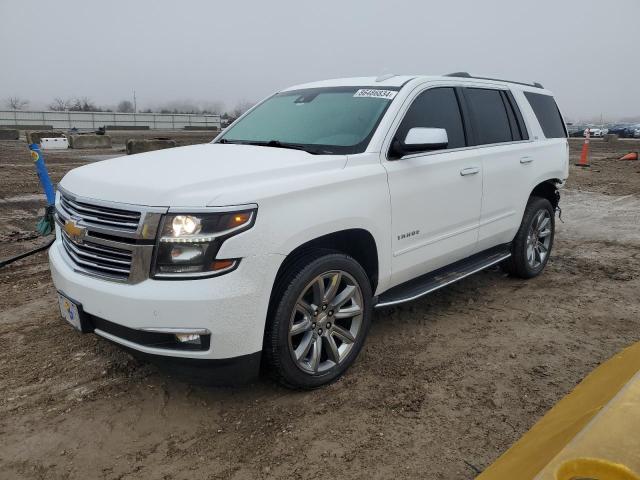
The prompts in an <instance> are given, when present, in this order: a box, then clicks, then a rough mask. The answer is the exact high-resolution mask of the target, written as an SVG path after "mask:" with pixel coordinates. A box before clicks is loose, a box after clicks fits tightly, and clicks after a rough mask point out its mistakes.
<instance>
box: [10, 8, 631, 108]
mask: <svg viewBox="0 0 640 480" xmlns="http://www.w3.org/2000/svg"><path fill="white" fill-rule="evenodd" d="M460 70H464V71H469V72H471V73H474V74H484V75H487V76H494V77H500V78H508V79H514V80H521V81H534V80H535V81H539V82H541V83H542V84H543V85H544V86H545V87H547V88H549V89H551V90H553V91H554V93H555V94H556V96H557V98H558V102H559V104H560V107H561V108H562V109H563V111H564V113H565V115H566V116H569V117H571V118H573V119H577V118H585V117H594V116H599V115H600V114H601V113H602V115H603V116H604V118H605V120H607V119H617V118H619V117H627V116H638V115H640V1H639V0H615V1H613V2H605V1H602V0H586V1H585V0H580V1H578V0H535V1H526V2H525V1H521V0H520V1H518V0H482V1H478V0H475V1H474V0H466V1H465V0H439V1H402V0H396V1H388V0H387V1H376V0H369V1H367V0H360V1H348V0H339V1H337V0H322V1H319V2H307V1H304V0H287V1H285V0H282V1H280V0H269V1H257V0H256V1H254V2H249V1H245V0H230V1H228V2H214V1H195V0H180V1H161V0H155V1H152V0H126V1H119V0H108V1H100V2H98V1H87V0H77V1H75V0H55V1H51V0H0V101H2V104H3V105H2V108H4V99H5V98H6V97H7V96H9V95H18V96H21V97H25V98H27V99H29V100H31V108H35V107H43V106H44V105H46V104H48V103H49V102H50V101H51V100H52V99H53V98H54V97H72V96H87V97H90V98H91V99H93V100H94V101H95V102H96V103H98V104H100V105H115V104H116V103H117V102H118V101H120V100H122V99H126V98H130V97H131V95H132V91H133V89H135V90H136V94H137V99H138V106H139V107H143V108H144V107H145V106H152V105H159V104H161V103H163V102H167V101H171V100H186V99H190V100H193V101H194V102H196V103H200V104H204V103H211V102H215V101H223V102H224V103H225V105H226V107H227V108H233V106H234V105H235V104H236V103H237V102H239V101H242V100H247V101H257V100H259V99H261V98H262V97H264V96H266V95H268V94H270V93H271V92H273V91H274V90H278V89H280V88H282V87H286V86H288V85H292V84H296V83H301V82H306V81H311V80H319V79H325V78H335V77H343V76H361V75H378V74H382V73H397V74H414V73H417V74H441V73H447V72H452V71H460Z"/></svg>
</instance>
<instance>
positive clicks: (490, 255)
mask: <svg viewBox="0 0 640 480" xmlns="http://www.w3.org/2000/svg"><path fill="white" fill-rule="evenodd" d="M510 256H511V248H510V245H509V244H505V245H500V246H497V247H493V248H490V249H488V250H485V251H483V252H480V253H476V254H475V255H472V256H470V257H467V258H465V259H463V260H460V261H458V262H455V263H452V264H451V265H447V266H446V267H442V268H439V269H438V270H434V271H433V272H430V273H427V274H426V275H422V276H420V277H417V278H414V279H413V280H409V281H408V282H405V283H402V284H400V285H397V286H395V287H393V288H391V289H389V290H387V291H386V292H384V293H382V294H381V295H379V297H378V302H377V303H376V305H375V307H376V308H382V307H390V306H392V305H397V304H399V303H404V302H410V301H411V300H416V299H418V298H420V297H423V296H425V295H427V294H429V293H431V292H433V291H435V290H438V289H440V288H442V287H445V286H447V285H449V284H451V283H454V282H457V281H458V280H462V279H463V278H465V277H468V276H469V275H473V274H474V273H477V272H480V271H481V270H484V269H485V268H488V267H490V266H492V265H496V264H497V263H500V262H502V261H503V260H506V259H507V258H509V257H510Z"/></svg>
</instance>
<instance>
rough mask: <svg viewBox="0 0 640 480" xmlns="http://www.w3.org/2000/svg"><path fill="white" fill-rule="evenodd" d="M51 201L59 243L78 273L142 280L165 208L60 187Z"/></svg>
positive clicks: (148, 265)
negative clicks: (83, 194) (92, 196)
mask: <svg viewBox="0 0 640 480" xmlns="http://www.w3.org/2000/svg"><path fill="white" fill-rule="evenodd" d="M58 192H59V196H58V198H57V201H56V215H55V218H56V222H57V223H58V225H59V226H60V244H61V247H62V250H63V251H64V253H65V254H66V258H67V261H68V263H69V264H70V265H71V266H72V268H73V269H74V270H75V271H76V272H79V273H83V274H86V275H90V276H94V277H100V278H104V279H106V280H112V281H118V282H127V283H138V282H141V281H142V280H144V279H146V278H148V276H149V271H150V268H151V259H152V256H153V248H154V243H155V238H156V232H157V230H158V226H159V224H160V218H161V216H162V214H164V213H166V211H167V208H165V207H142V206H138V205H129V204H122V203H116V202H107V201H102V200H94V199H88V198H83V197H79V196H77V195H74V194H72V193H70V192H68V191H66V190H64V189H63V188H61V187H58Z"/></svg>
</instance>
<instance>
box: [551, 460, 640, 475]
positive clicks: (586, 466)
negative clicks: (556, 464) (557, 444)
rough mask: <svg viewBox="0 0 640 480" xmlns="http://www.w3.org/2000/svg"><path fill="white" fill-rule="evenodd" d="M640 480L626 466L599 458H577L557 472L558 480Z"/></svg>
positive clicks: (564, 464)
mask: <svg viewBox="0 0 640 480" xmlns="http://www.w3.org/2000/svg"><path fill="white" fill-rule="evenodd" d="M578 479H580V480H582V479H594V480H640V477H638V476H637V475H636V474H635V473H633V472H632V471H631V470H629V469H628V468H627V467H625V466H624V465H620V464H619V463H612V462H608V461H606V460H601V459H599V458H576V459H574V460H569V461H568V462H565V463H563V464H562V465H560V468H558V471H557V472H556V480H578Z"/></svg>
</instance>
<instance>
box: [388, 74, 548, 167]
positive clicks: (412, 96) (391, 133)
mask: <svg viewBox="0 0 640 480" xmlns="http://www.w3.org/2000/svg"><path fill="white" fill-rule="evenodd" d="M479 85H481V86H479ZM458 87H459V88H485V89H489V90H509V91H511V93H513V90H512V89H511V88H509V87H508V86H507V85H505V84H502V83H486V84H484V83H481V84H476V83H473V82H449V81H445V82H442V83H440V82H437V83H433V82H426V83H422V84H419V85H416V86H415V87H414V88H413V90H411V92H409V93H408V95H407V97H406V98H405V100H404V102H403V104H402V105H401V106H400V109H399V110H398V112H397V114H396V116H395V117H394V119H393V121H392V123H391V127H390V128H389V130H388V131H387V134H386V135H385V137H384V139H383V141H382V148H381V152H380V153H381V154H382V157H383V160H384V161H386V162H397V161H399V160H406V159H411V158H418V157H424V156H427V155H440V154H445V153H450V152H464V151H467V150H476V149H478V148H489V147H501V146H507V145H519V144H524V143H534V142H535V141H536V140H537V138H532V136H531V127H530V126H529V123H528V121H527V119H526V118H525V117H524V115H523V121H524V123H525V127H526V128H527V131H528V132H529V138H528V139H527V140H512V141H510V142H498V143H485V144H482V145H466V146H464V147H458V148H448V149H446V148H445V149H440V150H427V151H424V152H416V153H412V154H410V155H404V156H403V157H400V158H389V148H390V147H391V142H392V141H393V139H394V138H395V136H396V133H397V132H398V129H399V128H400V125H401V124H402V121H403V120H404V118H405V116H406V114H407V112H408V111H409V108H411V105H413V102H414V101H415V100H416V99H417V98H418V97H419V96H420V95H421V94H423V93H424V92H426V91H427V90H432V89H434V88H454V89H455V88H458ZM516 104H517V105H518V108H520V105H519V104H518V101H517V100H516ZM460 115H461V117H462V118H463V122H464V114H463V112H462V111H461V112H460Z"/></svg>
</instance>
